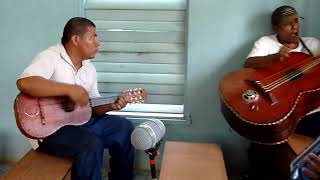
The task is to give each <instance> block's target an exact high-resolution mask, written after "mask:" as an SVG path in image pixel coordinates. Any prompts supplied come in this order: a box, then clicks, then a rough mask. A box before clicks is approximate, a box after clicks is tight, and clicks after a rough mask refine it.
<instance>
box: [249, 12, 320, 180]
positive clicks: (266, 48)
mask: <svg viewBox="0 0 320 180" xmlns="http://www.w3.org/2000/svg"><path fill="white" fill-rule="evenodd" d="M299 18H302V17H300V16H298V13H297V11H296V10H295V9H294V8H293V7H290V6H281V7H279V8H277V9H276V10H275V11H274V12H273V13H272V16H271V24H272V30H273V31H274V32H275V35H271V36H263V37H261V38H260V39H258V40H257V41H256V42H255V44H254V47H253V49H252V50H251V52H250V54H249V55H248V58H247V60H246V61H245V63H244V66H245V67H248V68H264V67H271V66H272V65H273V64H276V63H279V62H281V61H286V60H289V58H290V52H303V53H306V54H309V55H311V56H314V55H318V54H320V41H319V40H318V39H316V38H312V37H299V29H300V24H299ZM296 132H297V133H301V134H304V135H308V136H312V137H316V136H318V135H320V134H319V133H320V116H319V113H313V114H310V115H308V116H307V117H306V118H304V119H303V120H301V122H300V123H299V125H298V127H297V129H296ZM248 158H249V162H250V171H249V179H259V180H262V179H268V180H270V179H273V180H277V179H279V180H285V179H289V176H290V174H289V173H290V171H289V164H290V162H291V160H292V159H293V158H294V154H293V153H292V150H291V149H290V147H289V146H288V144H287V143H282V144H278V145H263V144H257V143H251V145H250V147H249V149H248ZM316 172H319V171H316Z"/></svg>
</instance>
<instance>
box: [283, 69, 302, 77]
mask: <svg viewBox="0 0 320 180" xmlns="http://www.w3.org/2000/svg"><path fill="white" fill-rule="evenodd" d="M302 75H303V72H302V71H301V70H300V69H290V70H289V71H287V72H286V74H285V76H284V77H285V78H286V79H289V80H297V79H299V78H301V77H302Z"/></svg>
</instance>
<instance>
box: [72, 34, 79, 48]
mask: <svg viewBox="0 0 320 180" xmlns="http://www.w3.org/2000/svg"><path fill="white" fill-rule="evenodd" d="M79 41H80V36H78V35H73V36H72V37H71V42H72V44H73V45H74V46H78V45H79Z"/></svg>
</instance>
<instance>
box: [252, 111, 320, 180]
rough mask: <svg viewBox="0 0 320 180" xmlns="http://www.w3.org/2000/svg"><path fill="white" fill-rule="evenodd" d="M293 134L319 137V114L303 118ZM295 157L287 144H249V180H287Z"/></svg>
mask: <svg viewBox="0 0 320 180" xmlns="http://www.w3.org/2000/svg"><path fill="white" fill-rule="evenodd" d="M295 133H298V134H302V135H305V136H309V137H313V138H316V137H317V136H319V135H320V113H313V114H311V115H308V116H306V117H305V118H303V119H302V120H301V121H300V122H299V124H298V126H297V129H296V131H295ZM295 157H296V155H295V153H294V152H293V150H292V149H291V148H290V146H289V145H288V143H283V144H279V145H262V144H255V143H251V144H250V147H249V149H248V160H249V165H250V171H249V177H250V180H271V179H272V180H288V179H290V163H291V161H292V160H293V159H294V158H295Z"/></svg>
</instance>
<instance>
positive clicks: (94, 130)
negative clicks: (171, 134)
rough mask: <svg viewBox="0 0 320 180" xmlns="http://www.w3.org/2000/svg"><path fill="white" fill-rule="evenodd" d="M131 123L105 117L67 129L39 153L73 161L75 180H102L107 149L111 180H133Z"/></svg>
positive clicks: (51, 138)
mask: <svg viewBox="0 0 320 180" xmlns="http://www.w3.org/2000/svg"><path fill="white" fill-rule="evenodd" d="M132 131H133V125H132V123H131V122H130V121H129V120H127V119H126V118H124V117H121V116H114V115H104V116H102V117H99V118H91V119H90V120H89V122H87V123H86V124H84V125H82V126H64V127H62V128H60V129H59V130H58V131H57V132H55V133H54V134H52V135H50V136H49V137H47V138H45V139H43V142H41V143H39V148H38V149H39V150H40V151H42V152H45V153H48V154H51V155H56V156H61V157H68V158H73V159H74V162H73V165H72V170H71V178H72V179H73V180H101V166H102V157H103V151H104V149H106V148H108V149H109V154H110V160H109V162H110V172H109V179H110V180H131V179H133V160H134V148H133V147H132V145H131V141H130V136H131V133H132Z"/></svg>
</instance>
